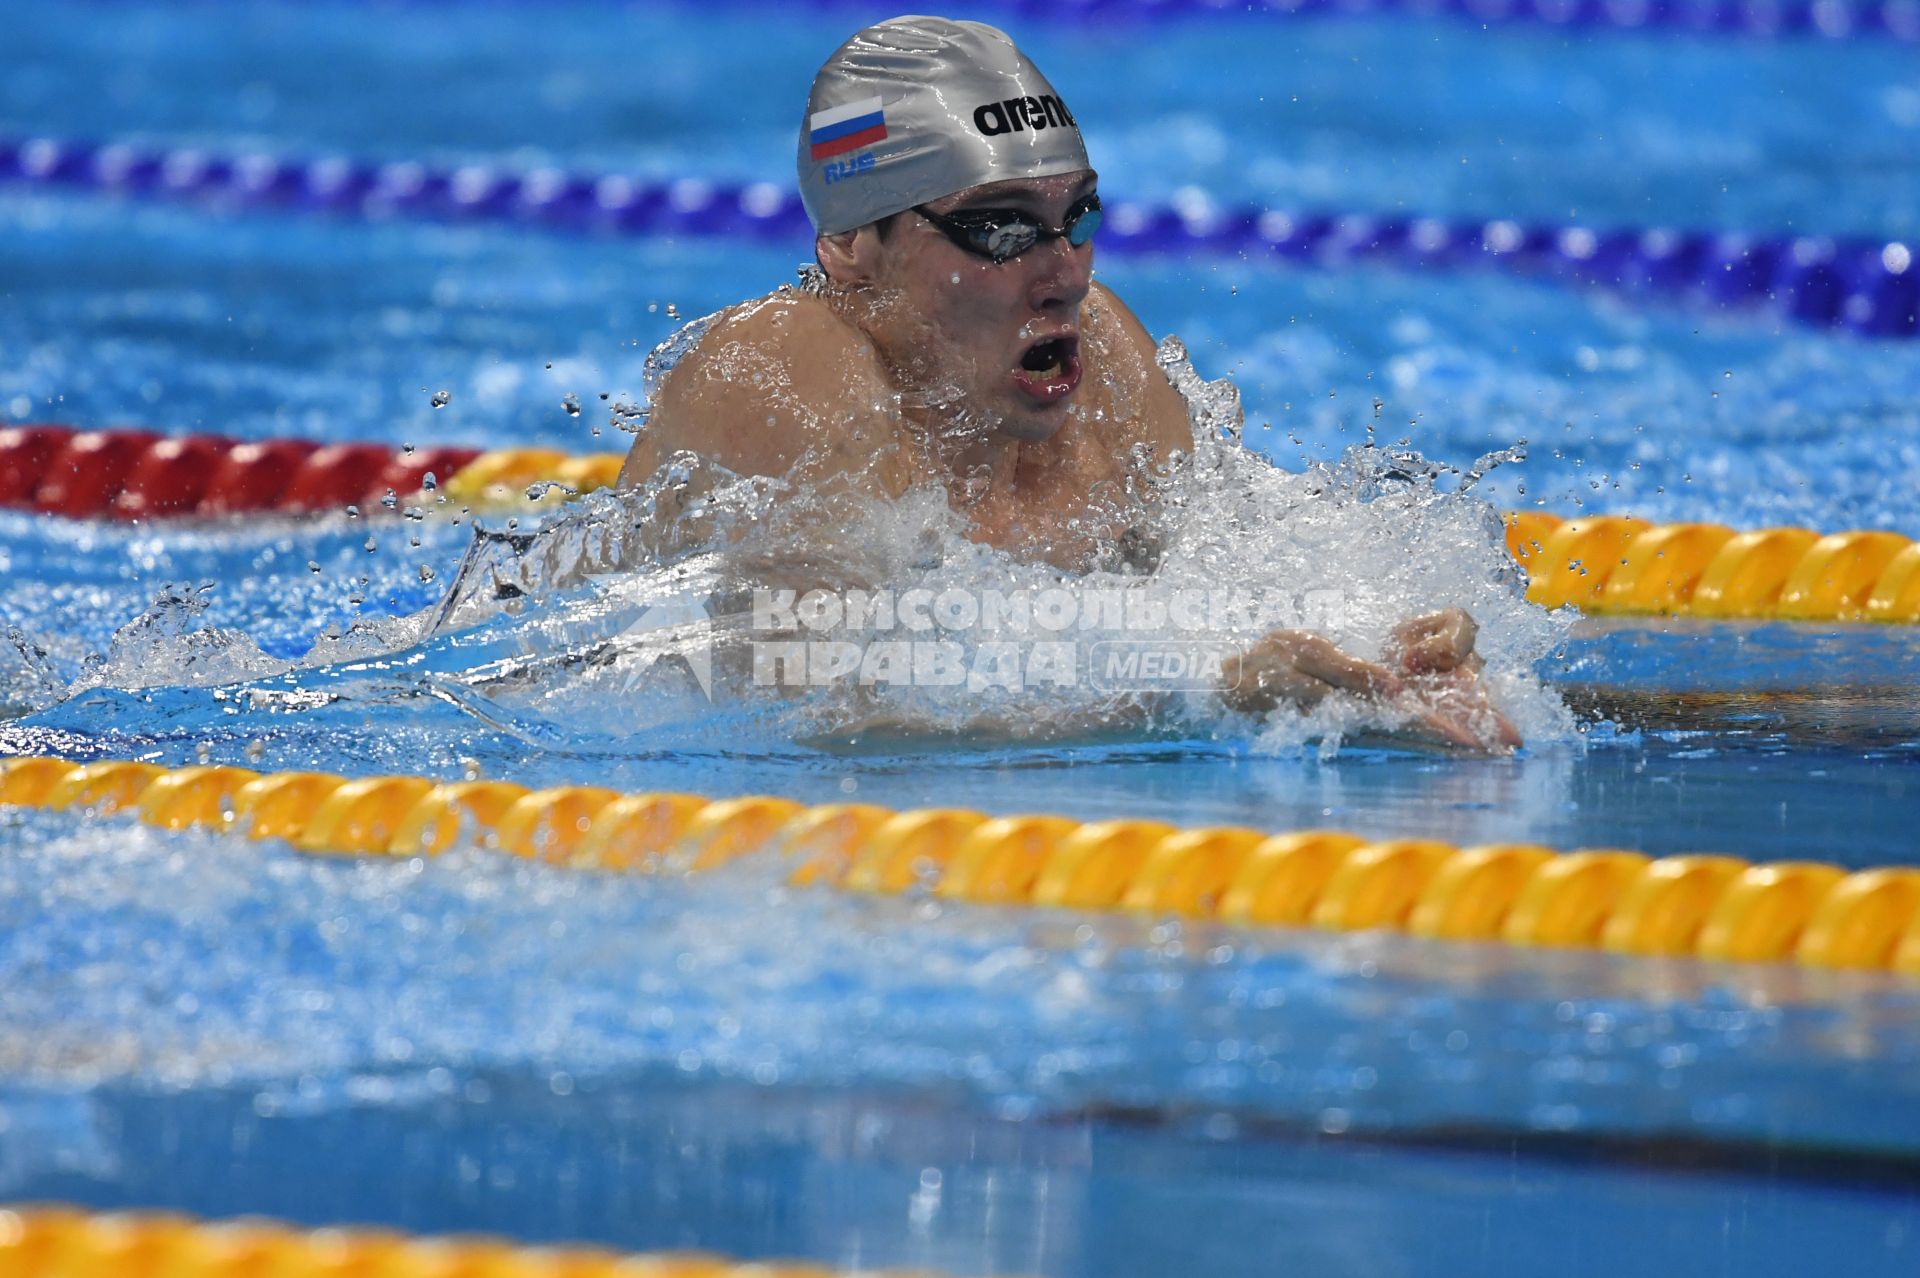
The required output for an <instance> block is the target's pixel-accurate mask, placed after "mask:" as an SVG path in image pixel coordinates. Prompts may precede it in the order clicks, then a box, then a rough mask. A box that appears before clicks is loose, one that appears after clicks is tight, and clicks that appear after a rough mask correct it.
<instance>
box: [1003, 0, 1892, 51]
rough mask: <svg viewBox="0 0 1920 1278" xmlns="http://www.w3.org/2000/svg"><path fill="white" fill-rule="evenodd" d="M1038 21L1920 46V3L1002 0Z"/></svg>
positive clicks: (1808, 0)
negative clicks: (1541, 31) (1329, 24)
mask: <svg viewBox="0 0 1920 1278" xmlns="http://www.w3.org/2000/svg"><path fill="white" fill-rule="evenodd" d="M1002 3H1004V4H1005V5H1006V7H1008V8H1010V9H1013V10H1015V11H1016V12H1018V13H1020V14H1021V15H1022V16H1024V17H1029V18H1033V19H1036V20H1038V19H1046V18H1059V17H1061V16H1067V17H1089V18H1125V17H1159V16H1163V15H1164V16H1174V15H1188V14H1194V15H1198V14H1222V15H1226V14H1233V15H1240V14H1246V13H1255V14H1271V15H1276V16H1281V17H1294V16H1298V17H1371V16H1374V15H1400V16H1406V17H1412V18H1456V19H1464V20H1466V21H1469V22H1477V23H1481V24H1484V25H1489V26H1492V25H1503V24H1508V23H1545V24H1547V25H1549V26H1554V27H1561V28H1566V29H1588V28H1594V27H1611V28H1614V29H1616V30H1621V31H1655V30H1658V31H1676V32H1680V33H1683V34H1684V33H1692V34H1696V35H1742V36H1812V37H1818V38H1825V39H1830V40H1844V39H1849V38H1854V37H1862V36H1864V37H1888V38H1892V39H1895V40H1906V41H1913V42H1920V0H1002Z"/></svg>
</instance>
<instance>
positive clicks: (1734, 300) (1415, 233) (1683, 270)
mask: <svg viewBox="0 0 1920 1278" xmlns="http://www.w3.org/2000/svg"><path fill="white" fill-rule="evenodd" d="M5 181H11V182H17V183H26V184H30V185H35V186H48V187H67V188H79V189H88V190H97V191H106V192H115V193H123V194H128V195H152V196H174V197H182V198H197V199H200V200H204V201H209V202H211V203H213V204H215V205H216V206H221V207H229V208H300V209H313V210H321V211H332V212H336V213H341V214H347V215H357V216H363V217H374V218H379V217H398V216H408V217H437V218H448V219H469V220H484V221H501V222H520V223H525V224H530V225H535V226H542V227H551V228H561V229H580V230H597V231H603V232H611V233H615V234H622V235H636V236H640V235H647V236H674V235H702V236H717V237H728V238H735V239H753V240H762V241H769V242H776V243H797V242H801V241H804V240H806V239H807V238H809V237H810V231H809V228H808V224H807V218H806V213H805V210H803V209H802V207H801V205H800V198H799V196H798V195H797V194H796V193H795V192H793V191H791V190H788V189H785V188H782V187H779V186H776V185H774V184H772V183H769V182H753V183H735V184H728V183H713V182H704V181H700V180H697V179H690V178H683V179H681V180H678V181H674V182H649V181H646V180H643V179H639V178H631V177H624V176H621V175H618V174H591V173H569V172H565V171H562V170H559V169H540V170H534V171H531V172H526V173H518V172H512V171H509V170H505V169H497V168H493V167H491V166H487V165H477V164H476V165H463V166H459V167H451V168H447V167H435V166H432V165H427V164H420V163H415V162H412V161H399V162H392V163H386V164H374V163H366V162H361V161H355V160H349V159H343V158H339V157H327V158H322V159H314V160H301V159H289V158H286V157H281V156H275V155H269V154H266V153H258V152H255V153H245V154H223V153H220V152H216V151H209V150H202V149H199V148H191V147H179V148H170V149H169V148H152V147H142V146H134V145H130V144H127V143H122V142H113V143H104V144H102V143H91V142H75V141H63V140H56V139H52V138H44V137H42V138H26V139H7V138H0V182H5ZM1100 246H1101V250H1102V251H1103V252H1120V253H1166V254H1190V253H1194V252H1209V253H1220V254H1228V255H1236V256H1240V257H1244V258H1249V259H1258V258H1273V259H1280V260H1285V261H1295V262H1305V263H1310V264H1313V265H1318V266H1323V267H1333V266H1340V265H1345V264H1349V263H1358V262H1365V263H1376V264H1381V265H1387V266H1393V267H1399V268H1403V269H1409V270H1455V269H1461V268H1466V267H1471V266H1476V265H1487V266H1493V267H1495V268H1498V269H1501V270H1505V271H1508V272H1512V273H1515V274H1520V275H1525V276H1529V277H1532V278H1546V279H1560V280H1565V281H1568V282H1571V283H1576V284H1583V285H1593V286H1599V287H1603V288H1608V289H1613V290H1616V291H1619V292H1623V293H1628V294H1652V295H1661V296H1668V297H1676V298H1681V299H1684V300H1691V301H1695V302H1706V303H1709V304H1714V305H1720V306H1726V307H1771V308H1772V309H1773V310H1774V311H1775V312H1776V313H1779V314H1781V315H1784V316H1786V317H1789V318H1791V319H1793V320H1796V321H1799V322H1802V323H1806V324H1812V325H1816V326H1822V327H1839V328H1845V329H1848V330H1850V331H1852V332H1855V333H1859V334H1862V335H1865V336H1869V337H1903V338H1910V337H1913V336H1915V335H1916V333H1920V318H1917V317H1916V312H1920V262H1916V261H1915V258H1916V256H1920V243H1916V244H1908V243H1904V242H1901V241H1886V240H1877V239H1864V238H1859V237H1835V236H1808V235H1800V236H1766V235H1747V234H1741V233H1737V232H1712V231H1687V230H1671V229H1665V228H1652V229H1646V228H1633V227H1619V228H1613V229H1606V228H1592V227H1584V226H1576V225H1566V224H1559V225H1554V224H1540V223H1522V222H1515V221H1509V220H1505V219H1495V220H1492V221H1461V220H1456V221H1449V220H1446V219H1442V218H1432V217H1417V216H1386V217H1383V216H1374V215H1371V214H1366V213H1324V212H1322V213H1315V212H1290V211H1283V210H1279V209H1262V208H1257V207H1254V206H1251V205H1243V206H1237V207H1222V206H1217V205H1213V204H1211V203H1209V202H1206V201H1204V200H1202V199H1182V200H1178V201H1175V202H1174V203H1172V204H1166V205H1151V204H1138V203H1129V202H1126V201H1119V200H1110V201H1108V204H1107V218H1106V221H1105V223H1104V225H1103V227H1102V230H1101V238H1100Z"/></svg>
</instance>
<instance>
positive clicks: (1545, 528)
mask: <svg viewBox="0 0 1920 1278" xmlns="http://www.w3.org/2000/svg"><path fill="white" fill-rule="evenodd" d="M1507 549H1508V550H1509V551H1510V552H1511V553H1512V554H1513V556H1514V557H1515V558H1516V559H1518V560H1519V561H1520V564H1521V566H1522V567H1523V568H1525V569H1526V572H1527V579H1528V580H1527V598H1529V599H1531V600H1533V602H1535V603H1538V604H1542V605H1544V606H1546V607H1548V608H1558V607H1563V606H1568V607H1575V608H1579V609H1580V610H1581V611H1583V612H1594V613H1616V614H1636V613H1639V614H1653V613H1658V614H1667V615H1677V616H1688V617H1702V618H1709V619H1714V620H1726V619H1737V618H1749V619H1760V618H1764V619H1769V620H1780V621H1879V622H1898V623H1905V624H1913V623H1916V622H1920V543H1916V542H1914V541H1913V540H1912V539H1910V538H1908V537H1905V536H1902V535H1901V534H1900V533H1895V532H1885V531H1878V530H1873V529H1855V530H1852V531H1847V532H1834V533H1826V534H1824V535H1823V534H1821V533H1817V532H1814V531H1812V530H1810V529H1806V528H1761V529H1754V530H1752V531H1748V532H1736V531H1735V530H1733V529H1731V528H1728V527H1726V526H1725V525H1723V524H1687V523H1680V524H1650V523H1647V522H1646V521H1645V520H1640V519H1633V518H1630V517H1626V516H1620V515H1594V516H1583V517H1581V518H1577V519H1561V518H1560V517H1559V516H1557V515H1548V514H1542V513H1538V512H1524V513H1518V514H1512V515H1509V516H1507Z"/></svg>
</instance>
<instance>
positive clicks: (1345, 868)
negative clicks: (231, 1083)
mask: <svg viewBox="0 0 1920 1278" xmlns="http://www.w3.org/2000/svg"><path fill="white" fill-rule="evenodd" d="M3 766H4V771H0V804H15V805H22V806H29V807H40V808H51V809H64V810H75V811H84V812H90V813H93V814H108V813H114V812H131V813H134V814H136V815H138V816H139V818H140V819H142V820H144V821H146V822H148V823H150V824H153V825H157V826H161V827H163V828H166V829H181V828H183V827H186V826H204V827H207V828H210V829H215V830H223V831H224V830H231V831H234V832H236V833H245V834H247V835H249V836H250V837H252V838H255V839H266V838H277V839H285V840H287V841H288V842H290V843H292V844H293V845H294V846H295V847H297V848H300V849H302V850H304V851H307V852H312V853H346V854H360V855H387V856H408V857H411V856H430V855H436V854H438V853H440V852H443V851H445V850H446V849H448V848H450V847H453V846H454V845H456V844H460V843H466V844H473V845H477V846H480V847H483V848H491V849H495V850H498V851H502V852H506V853H510V854H512V855H515V856H520V857H526V858H531V859H536V860H542V861H548V862H553V863H557V864H563V865H571V866H583V867H593V868H599V869H606V870H616V871H626V872H632V873H643V874H646V873H660V872H673V873H678V872H698V871H703V870H709V869H713V868H715V867H718V866H720V865H724V864H726V863H727V862H729V861H731V860H733V859H735V858H736V857H740V856H743V855H746V854H748V853H751V852H758V851H767V852H769V853H770V854H773V855H778V856H780V857H782V858H784V859H785V860H786V861H787V862H788V863H790V864H791V866H792V868H791V870H790V871H789V874H788V879H789V882H791V883H792V884H794V885H796V886H808V885H816V884H817V885H823V886H832V887H839V888H843V889H847V890H850V891H857V892H874V893H891V894H903V893H907V892H913V891H929V892H931V893H932V894H933V895H935V896H937V897H941V898H944V899H948V900H953V901H966V902H977V903H983V904H991V905H1036V906H1048V907H1055V908H1064V909H1079V910H1126V911H1132V912H1136V913H1142V914H1147V915H1151V916H1155V917H1161V916H1167V915H1174V916H1179V917H1184V918H1193V919H1211V920H1216V921H1219V922H1223V923H1229V924H1234V925H1239V926H1278V927H1311V928H1321V929H1330V930H1338V931H1362V930H1367V929H1387V930H1391V931H1398V932H1404V933H1408V934H1410V935H1413V936H1420V937H1430V938H1436V939H1444V940H1455V941H1497V942H1505V943H1508V944H1513V945H1524V946H1556V947H1576V948H1589V949H1593V948H1597V949H1604V950H1611V951H1614V952H1617V953H1622V954H1640V955H1691V956H1695V957H1699V958H1706V959H1716V960H1724V961H1743V962H1797V963H1801V964H1805V965H1807V966H1810V967H1822V968H1861V969H1875V970H1880V971H1891V972H1898V973H1901V974H1903V975H1907V976H1920V869H1912V868H1906V867H1889V868H1884V869H1870V870H1859V871H1854V872H1851V873H1850V872H1848V871H1846V870H1844V869H1842V868H1840V867H1839V866H1835V865H1829V864H1826V863H1823V862H1816V861H1783V862H1771V863H1755V862H1751V861H1745V860H1741V859H1739V858H1736V857H1731V856H1715V855H1683V856H1667V857H1660V858H1658V859H1656V858H1653V857H1649V856H1647V855H1645V854H1643V853H1639V852H1629V851H1621V850H1618V849H1582V850H1578V851H1574V852H1567V853H1560V852H1555V851H1553V850H1552V849H1549V848H1544V847H1539V846H1536V845H1533V844H1517V843H1502V844H1488V845H1483V846H1478V847H1466V848H1462V847H1456V846H1454V845H1453V844H1450V843H1443V842H1440V841H1439V840H1435V839H1388V840H1382V841H1369V840H1367V839H1365V838H1362V837H1360V836H1359V835H1355V834H1349V833H1344V832H1340V831H1328V830H1307V831H1297V832H1293V833H1287V834H1268V833H1266V832H1263V831H1260V830H1253V829H1246V828H1242V827H1238V826H1221V827H1211V828H1202V829H1179V828H1176V827H1174V826H1171V825H1167V824H1165V823H1162V822H1158V821H1124V820H1123V821H1095V822H1086V823H1082V822H1079V821H1074V820H1071V819H1069V818H1066V817H1060V816H1044V815H1042V816H1007V817H990V816H987V815H986V814H984V813H980V812H974V811H968V810H965V809H959V808H926V809H917V810H913V811H906V812H895V811H892V810H889V809H887V808H882V807H876V806H874V805H871V804H863V803H835V804H828V805H824V806H818V807H808V806H805V805H803V804H800V803H796V802H794V801H792V800H790V799H782V798H774V797H768V796H750V797H746V798H734V799H719V800H709V799H705V798H701V797H699V796H696V795H689V794H619V793H617V792H615V791H613V790H608V789H603V788H601V787H598V786H559V787H554V788H551V789H544V790H530V789H528V788H527V787H525V786H521V785H515V784H513V783H511V782H506V781H460V782H450V783H442V782H435V781H431V780H428V779H426V778H424V777H407V776H378V777H366V778H362V779H359V780H348V779H347V778H345V777H342V776H337V775H334V774H332V773H322V772H273V773H265V774H262V773H258V772H253V771H250V770H248V769H246V768H234V767H223V766H202V767H185V768H166V767H161V766H159V765H157V764H152V763H133V762H102V763H86V764H78V763H73V762H70V761H68V760H64V759H54V758H16V759H12V760H9V761H7V762H6V763H5V764H4V765H3Z"/></svg>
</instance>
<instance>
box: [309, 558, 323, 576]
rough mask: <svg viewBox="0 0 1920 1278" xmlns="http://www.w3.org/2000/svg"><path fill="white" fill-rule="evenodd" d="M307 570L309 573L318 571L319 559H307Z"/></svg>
mask: <svg viewBox="0 0 1920 1278" xmlns="http://www.w3.org/2000/svg"><path fill="white" fill-rule="evenodd" d="M307 571H308V572H311V573H318V572H319V571H320V561H319V560H317V559H309V560H307Z"/></svg>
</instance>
